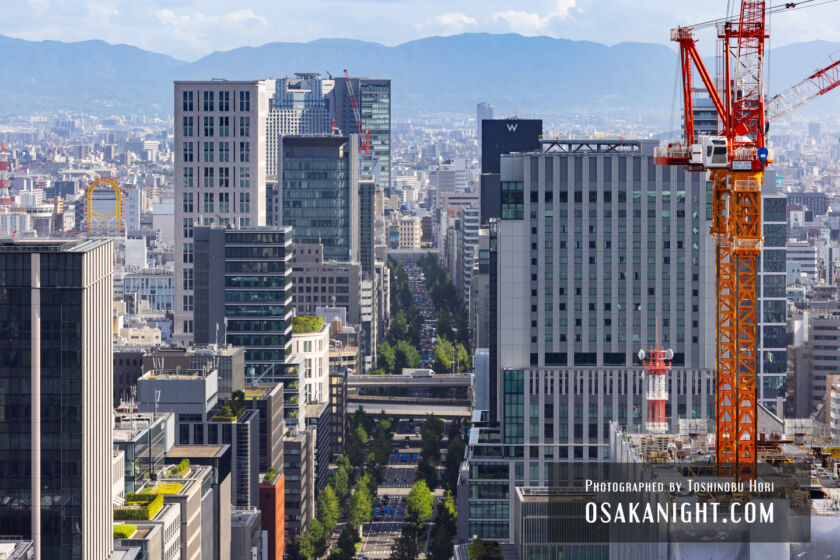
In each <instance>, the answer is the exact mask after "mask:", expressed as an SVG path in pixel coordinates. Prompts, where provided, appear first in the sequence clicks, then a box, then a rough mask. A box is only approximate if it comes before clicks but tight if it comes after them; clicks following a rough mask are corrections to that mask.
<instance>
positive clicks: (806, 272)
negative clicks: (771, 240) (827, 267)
mask: <svg viewBox="0 0 840 560" xmlns="http://www.w3.org/2000/svg"><path fill="white" fill-rule="evenodd" d="M785 249H786V251H785V263H786V266H785V271H786V273H787V284H788V285H791V284H806V285H812V284H816V283H817V280H818V279H819V266H818V261H817V248H816V247H815V246H814V245H812V244H811V243H810V242H808V241H793V240H788V241H787V245H786V246H785Z"/></svg>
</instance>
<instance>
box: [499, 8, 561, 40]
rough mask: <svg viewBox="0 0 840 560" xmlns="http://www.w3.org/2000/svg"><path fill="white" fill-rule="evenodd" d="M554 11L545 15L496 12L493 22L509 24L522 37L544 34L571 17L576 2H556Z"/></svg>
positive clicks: (513, 11)
mask: <svg viewBox="0 0 840 560" xmlns="http://www.w3.org/2000/svg"><path fill="white" fill-rule="evenodd" d="M553 5H554V7H553V9H551V10H550V11H549V12H548V13H546V14H545V15H540V14H539V13H537V12H525V11H518V10H505V11H501V12H494V13H493V15H492V16H491V18H492V19H493V21H496V22H498V21H503V22H505V23H507V25H508V27H509V28H510V30H511V31H513V32H515V33H521V34H522V35H538V34H540V33H544V32H545V31H546V30H547V29H548V27H549V26H550V25H551V24H552V23H554V22H555V21H561V20H564V19H566V18H567V17H568V16H569V11H570V10H571V9H572V8H574V7H575V0H554V2H553Z"/></svg>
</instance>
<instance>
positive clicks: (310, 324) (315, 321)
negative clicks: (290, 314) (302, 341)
mask: <svg viewBox="0 0 840 560" xmlns="http://www.w3.org/2000/svg"><path fill="white" fill-rule="evenodd" d="M324 327H325V325H324V319H323V318H322V317H318V316H315V317H295V318H294V319H292V334H293V335H295V334H314V333H319V332H321V331H323V330H324Z"/></svg>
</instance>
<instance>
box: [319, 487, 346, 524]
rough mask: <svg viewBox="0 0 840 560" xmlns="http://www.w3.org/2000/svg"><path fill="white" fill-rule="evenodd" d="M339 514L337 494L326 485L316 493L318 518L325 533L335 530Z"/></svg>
mask: <svg viewBox="0 0 840 560" xmlns="http://www.w3.org/2000/svg"><path fill="white" fill-rule="evenodd" d="M340 516H341V507H340V506H339V504H338V496H336V494H335V490H333V487H332V486H327V487H326V488H324V490H323V492H321V494H320V495H318V520H319V521H320V522H321V525H323V526H324V532H325V533H327V534H329V533H332V532H333V531H334V530H335V527H336V524H337V523H338V518H339V517H340Z"/></svg>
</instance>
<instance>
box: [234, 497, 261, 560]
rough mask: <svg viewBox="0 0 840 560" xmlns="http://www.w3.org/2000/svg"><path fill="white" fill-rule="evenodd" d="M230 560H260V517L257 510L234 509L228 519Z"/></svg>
mask: <svg viewBox="0 0 840 560" xmlns="http://www.w3.org/2000/svg"><path fill="white" fill-rule="evenodd" d="M230 533H231V534H230V556H231V558H249V557H250V558H262V557H263V546H262V515H261V513H260V510H259V509H258V508H234V509H233V510H232V511H231V518H230Z"/></svg>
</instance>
